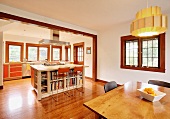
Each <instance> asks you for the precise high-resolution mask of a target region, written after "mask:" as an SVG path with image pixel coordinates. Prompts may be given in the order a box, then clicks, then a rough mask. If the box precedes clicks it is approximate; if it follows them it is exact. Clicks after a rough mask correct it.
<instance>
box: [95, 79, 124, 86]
mask: <svg viewBox="0 0 170 119" xmlns="http://www.w3.org/2000/svg"><path fill="white" fill-rule="evenodd" d="M96 82H101V83H108V82H109V81H104V80H100V79H96ZM117 86H122V85H120V84H117Z"/></svg>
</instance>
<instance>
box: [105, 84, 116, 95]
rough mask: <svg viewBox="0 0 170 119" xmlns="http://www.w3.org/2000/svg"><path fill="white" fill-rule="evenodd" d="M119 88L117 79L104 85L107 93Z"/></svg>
mask: <svg viewBox="0 0 170 119" xmlns="http://www.w3.org/2000/svg"><path fill="white" fill-rule="evenodd" d="M115 88H117V83H116V82H115V81H111V82H108V83H106V84H105V85H104V91H105V93H107V92H109V91H110V90H112V89H115Z"/></svg>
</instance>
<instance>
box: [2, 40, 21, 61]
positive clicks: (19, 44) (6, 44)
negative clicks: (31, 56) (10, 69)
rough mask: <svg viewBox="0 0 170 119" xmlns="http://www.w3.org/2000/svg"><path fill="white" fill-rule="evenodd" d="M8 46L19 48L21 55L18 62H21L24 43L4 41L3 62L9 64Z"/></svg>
mask: <svg viewBox="0 0 170 119" xmlns="http://www.w3.org/2000/svg"><path fill="white" fill-rule="evenodd" d="M9 45H16V46H21V54H20V61H21V62H22V61H23V57H24V43H21V42H12V41H6V42H5V46H6V48H5V62H6V63H8V62H9Z"/></svg>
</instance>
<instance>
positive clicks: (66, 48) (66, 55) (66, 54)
mask: <svg viewBox="0 0 170 119" xmlns="http://www.w3.org/2000/svg"><path fill="white" fill-rule="evenodd" d="M68 48H70V57H71V45H69V46H65V61H69V60H70V59H69V60H68Z"/></svg>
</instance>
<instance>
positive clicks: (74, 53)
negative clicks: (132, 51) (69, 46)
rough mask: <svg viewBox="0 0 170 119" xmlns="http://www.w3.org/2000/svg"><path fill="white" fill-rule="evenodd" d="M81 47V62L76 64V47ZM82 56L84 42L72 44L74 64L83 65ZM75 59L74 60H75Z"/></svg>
mask: <svg viewBox="0 0 170 119" xmlns="http://www.w3.org/2000/svg"><path fill="white" fill-rule="evenodd" d="M79 46H80V47H81V46H82V47H83V62H79V63H78V59H77V47H79ZM84 55H85V48H84V42H80V43H75V44H73V59H74V64H81V65H84ZM75 57H76V59H75Z"/></svg>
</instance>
